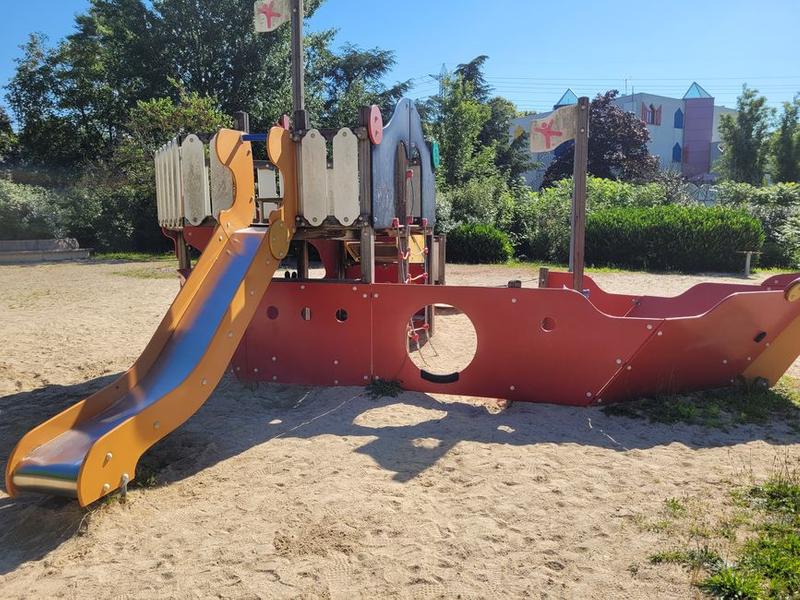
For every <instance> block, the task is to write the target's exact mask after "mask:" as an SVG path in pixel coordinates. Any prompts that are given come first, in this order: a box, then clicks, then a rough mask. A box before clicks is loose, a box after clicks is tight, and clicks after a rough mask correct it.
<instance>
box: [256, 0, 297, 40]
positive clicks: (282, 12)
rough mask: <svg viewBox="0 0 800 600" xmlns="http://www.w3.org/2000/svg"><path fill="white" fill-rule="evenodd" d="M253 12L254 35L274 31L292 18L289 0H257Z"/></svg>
mask: <svg viewBox="0 0 800 600" xmlns="http://www.w3.org/2000/svg"><path fill="white" fill-rule="evenodd" d="M254 10H255V24H256V33H267V32H269V31H275V30H276V29H277V28H278V27H280V26H281V25H283V24H284V23H288V22H289V21H290V20H291V18H292V10H291V8H290V7H289V0H257V2H256V3H255V5H254Z"/></svg>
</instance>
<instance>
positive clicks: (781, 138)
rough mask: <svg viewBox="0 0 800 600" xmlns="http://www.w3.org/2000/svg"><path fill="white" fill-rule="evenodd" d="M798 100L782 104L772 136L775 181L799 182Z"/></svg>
mask: <svg viewBox="0 0 800 600" xmlns="http://www.w3.org/2000/svg"><path fill="white" fill-rule="evenodd" d="M798 117H800V98H795V99H794V101H792V102H784V103H783V113H782V114H781V116H780V119H779V121H778V129H777V131H776V132H775V133H774V134H773V139H772V158H773V170H774V177H775V181H777V182H792V181H800V119H799V118H798Z"/></svg>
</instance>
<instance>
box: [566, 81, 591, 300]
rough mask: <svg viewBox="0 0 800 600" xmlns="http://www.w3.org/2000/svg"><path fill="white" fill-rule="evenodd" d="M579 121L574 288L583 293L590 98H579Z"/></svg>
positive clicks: (574, 173)
mask: <svg viewBox="0 0 800 600" xmlns="http://www.w3.org/2000/svg"><path fill="white" fill-rule="evenodd" d="M577 110H578V115H577V119H578V123H577V130H576V137H575V168H574V171H573V173H572V179H573V182H574V184H575V190H574V192H573V195H572V245H571V246H572V247H571V248H570V259H571V261H570V266H571V267H572V288H573V289H575V290H577V291H579V292H581V293H583V268H584V260H585V256H584V248H585V239H586V168H587V166H588V163H589V98H587V97H585V96H584V97H583V98H579V99H578V107H577Z"/></svg>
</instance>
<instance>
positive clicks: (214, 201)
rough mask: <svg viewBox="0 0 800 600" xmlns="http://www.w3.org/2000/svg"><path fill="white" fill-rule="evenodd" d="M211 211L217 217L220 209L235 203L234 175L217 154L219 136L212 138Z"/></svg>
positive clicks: (227, 207) (225, 208)
mask: <svg viewBox="0 0 800 600" xmlns="http://www.w3.org/2000/svg"><path fill="white" fill-rule="evenodd" d="M209 154H210V156H211V212H212V214H213V215H214V218H215V219H218V218H219V213H220V211H223V210H227V209H229V208H230V207H231V206H232V205H233V177H232V176H231V172H230V169H227V168H225V165H223V164H222V163H221V162H220V160H219V157H218V156H217V136H216V135H215V136H214V137H213V138H211V151H210V153H209Z"/></svg>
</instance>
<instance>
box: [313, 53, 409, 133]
mask: <svg viewBox="0 0 800 600" xmlns="http://www.w3.org/2000/svg"><path fill="white" fill-rule="evenodd" d="M394 65H395V58H394V53H393V52H391V51H389V50H381V49H380V48H372V49H370V50H362V49H360V48H358V47H357V46H354V45H352V44H346V45H345V46H344V47H343V48H342V50H341V51H340V53H338V54H337V53H335V52H333V51H330V50H325V51H324V52H322V53H321V56H320V61H319V65H318V67H317V71H318V72H320V74H321V78H322V81H323V85H324V88H323V104H322V110H321V111H320V114H319V117H318V118H319V122H320V125H322V126H324V127H336V128H340V127H347V126H350V127H352V126H353V125H354V124H355V123H356V122H357V120H358V108H359V107H360V106H368V105H371V104H376V105H377V106H378V107H380V108H381V109H382V110H383V114H384V115H386V116H387V119H388V115H390V114H391V111H393V110H394V105H395V104H396V103H397V101H398V100H400V99H401V98H402V97H403V96H404V95H405V93H406V92H407V91H408V89H409V88H410V87H411V82H410V81H402V82H398V83H396V84H395V85H393V86H391V87H388V88H387V87H386V86H385V85H384V84H383V79H384V78H385V77H386V75H387V74H388V73H389V71H390V70H391V69H392V67H394Z"/></svg>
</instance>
